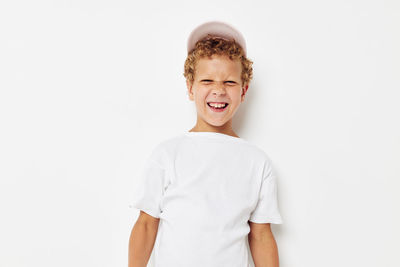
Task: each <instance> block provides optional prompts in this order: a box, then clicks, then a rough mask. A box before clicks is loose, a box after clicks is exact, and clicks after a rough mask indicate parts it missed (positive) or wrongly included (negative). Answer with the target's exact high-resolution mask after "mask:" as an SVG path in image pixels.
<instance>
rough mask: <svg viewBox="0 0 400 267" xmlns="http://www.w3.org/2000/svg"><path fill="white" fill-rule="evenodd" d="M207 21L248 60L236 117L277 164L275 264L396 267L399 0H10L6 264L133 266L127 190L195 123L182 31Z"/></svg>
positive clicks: (0, 116) (5, 60)
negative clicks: (243, 48) (161, 146)
mask: <svg viewBox="0 0 400 267" xmlns="http://www.w3.org/2000/svg"><path fill="white" fill-rule="evenodd" d="M214 19H217V20H222V21H226V22H228V23H231V24H232V25H234V26H235V27H237V28H238V29H239V30H240V31H241V32H242V33H243V35H244V36H245V38H246V41H247V46H248V57H249V58H250V59H251V60H253V61H254V65H253V67H254V80H253V82H252V84H251V85H250V89H249V91H248V94H247V98H246V100H245V102H244V103H243V104H242V106H241V107H240V109H239V111H238V112H237V113H236V114H237V115H236V116H235V118H234V123H233V126H234V129H235V130H236V132H237V133H238V134H239V136H241V137H242V138H244V139H247V140H249V141H251V142H253V143H255V144H257V145H259V147H260V148H262V149H264V150H265V151H266V152H267V154H268V155H269V156H270V158H271V159H272V161H273V163H274V165H275V169H276V173H277V177H278V187H279V189H278V194H279V206H280V210H281V214H282V218H283V220H284V224H282V225H273V226H272V227H273V231H274V233H275V238H276V240H277V243H278V248H279V254H280V263H281V266H282V267H321V266H323V267H337V266H342V267H344V266H346V267H347V266H349V267H350V266H351V267H353V266H363V267H376V266H384V267H398V266H400V258H399V257H398V252H399V246H398V240H400V230H399V228H398V226H399V225H400V216H399V210H400V207H399V204H400V195H399V194H398V193H399V186H400V167H399V166H400V164H399V163H400V124H399V114H400V107H399V105H398V104H399V100H400V93H399V90H400V78H399V76H400V75H399V74H400V50H399V47H400V4H399V1H395V0H392V1H382V0H374V1H369V0H367V1H366V0H362V1H361V0H359V1H356V0H335V1H317V0H314V1H311V0H305V1H294V0H291V1H232V0H229V1H217V2H214V1H193V2H190V1H158V2H155V1H149V2H146V3H144V1H142V2H136V1H120V0H112V1H111V0H100V1H99V0H96V1H94V0H93V1H88V0H79V1H78V0H75V1H43V0H40V1H11V0H10V1H1V3H0V89H1V90H0V127H1V131H0V135H1V136H0V137H1V138H0V166H1V167H0V177H1V180H0V212H1V213H0V216H1V219H0V251H1V256H0V266H1V267H22V266H24V267H25V266H26V267H28V266H38V267H39V266H40V267H53V266H58V267H64V266H65V267H67V266H68V267H70V266H82V267H83V266H85V267H87V266H93V267H94V266H95V267H103V266H104V267H106V266H107V267H109V266H127V253H128V252H127V251H128V240H129V235H130V231H131V229H132V226H133V224H134V222H135V221H136V218H137V216H138V213H139V212H138V211H137V210H135V209H131V208H130V207H129V204H130V202H131V200H132V199H133V196H132V192H133V188H134V186H135V184H136V181H137V180H138V175H140V172H141V168H142V167H143V164H144V159H145V157H146V156H148V155H149V153H150V151H151V149H152V148H153V147H154V146H155V145H156V144H157V143H158V142H160V141H162V140H164V139H167V138H169V137H172V136H175V135H177V134H180V133H182V132H183V131H187V130H189V129H190V128H192V127H193V126H194V124H195V118H196V114H195V108H194V104H193V102H191V101H189V99H188V97H187V93H186V86H185V80H184V77H183V64H184V60H185V57H186V39H187V37H188V35H189V33H190V31H191V30H192V29H193V28H194V27H196V26H197V25H199V24H200V23H202V22H205V21H208V20H214ZM150 263H151V261H150ZM149 266H151V264H149Z"/></svg>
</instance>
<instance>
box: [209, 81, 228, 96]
mask: <svg viewBox="0 0 400 267" xmlns="http://www.w3.org/2000/svg"><path fill="white" fill-rule="evenodd" d="M214 83H215V84H214V86H213V89H212V93H213V94H216V93H219V94H224V93H225V84H224V81H216V82H214Z"/></svg>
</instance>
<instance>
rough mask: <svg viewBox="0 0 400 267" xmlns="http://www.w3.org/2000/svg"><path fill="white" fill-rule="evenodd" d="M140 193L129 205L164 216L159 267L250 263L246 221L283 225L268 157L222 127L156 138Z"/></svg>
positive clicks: (156, 249) (156, 259) (157, 247)
mask: <svg viewBox="0 0 400 267" xmlns="http://www.w3.org/2000/svg"><path fill="white" fill-rule="evenodd" d="M135 192H136V194H135V195H134V202H133V203H132V206H133V207H135V208H137V209H139V210H142V211H144V212H146V213H148V214H149V215H151V216H153V217H156V218H160V224H159V227H158V232H157V237H156V242H155V245H154V265H155V267H228V266H229V267H248V266H249V253H248V250H247V246H246V242H247V235H248V233H249V231H250V226H249V224H248V220H250V221H252V222H255V223H274V224H281V223H282V219H281V215H280V213H279V210H278V202H277V186H276V177H275V175H274V172H273V169H272V166H271V160H270V159H269V157H268V156H267V154H266V153H265V152H264V151H263V150H261V149H260V148H258V147H257V146H255V145H254V144H252V143H250V142H249V141H246V140H244V139H242V138H238V137H233V136H230V135H226V134H222V133H215V132H185V133H183V134H181V135H178V136H175V137H173V138H169V139H167V140H164V141H162V142H161V143H159V144H158V145H157V146H156V147H155V149H154V150H153V151H152V153H151V155H150V157H149V158H147V161H146V166H145V167H144V171H143V175H142V176H141V183H140V186H139V187H137V188H136V190H135Z"/></svg>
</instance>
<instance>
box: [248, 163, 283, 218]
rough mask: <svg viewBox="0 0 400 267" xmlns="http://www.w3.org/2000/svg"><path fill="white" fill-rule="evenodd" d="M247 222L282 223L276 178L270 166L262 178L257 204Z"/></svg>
mask: <svg viewBox="0 0 400 267" xmlns="http://www.w3.org/2000/svg"><path fill="white" fill-rule="evenodd" d="M249 221H251V222H255V223H274V224H282V223H283V221H282V218H281V215H280V213H279V208H278V196H277V184H276V176H275V173H274V171H273V169H272V166H271V165H270V164H269V165H268V169H267V172H266V175H265V176H264V177H263V180H262V183H261V188H260V194H259V197H258V202H257V205H256V207H255V209H254V210H253V211H252V213H251V214H250V218H249Z"/></svg>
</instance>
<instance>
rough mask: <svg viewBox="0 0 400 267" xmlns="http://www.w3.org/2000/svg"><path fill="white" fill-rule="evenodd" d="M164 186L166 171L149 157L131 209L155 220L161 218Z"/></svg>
mask: <svg viewBox="0 0 400 267" xmlns="http://www.w3.org/2000/svg"><path fill="white" fill-rule="evenodd" d="M164 185H165V169H164V168H163V167H162V166H161V164H160V163H158V162H157V161H156V160H154V159H153V158H152V157H149V158H148V159H147V160H146V162H145V166H144V169H143V171H142V175H141V177H140V183H139V185H138V187H137V188H135V190H134V192H135V193H134V201H133V202H132V205H131V207H134V208H136V209H139V210H142V211H144V212H146V213H147V214H149V215H151V216H153V217H155V218H160V213H161V207H160V205H161V201H162V197H163V194H164Z"/></svg>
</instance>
